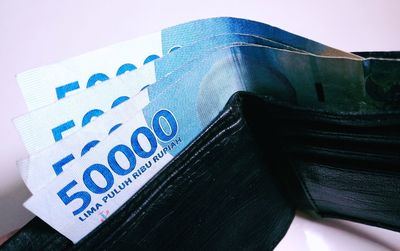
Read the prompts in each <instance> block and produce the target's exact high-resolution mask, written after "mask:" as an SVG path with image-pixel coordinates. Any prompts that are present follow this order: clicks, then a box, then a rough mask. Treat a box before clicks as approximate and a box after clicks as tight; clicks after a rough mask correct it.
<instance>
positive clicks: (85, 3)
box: [0, 0, 400, 251]
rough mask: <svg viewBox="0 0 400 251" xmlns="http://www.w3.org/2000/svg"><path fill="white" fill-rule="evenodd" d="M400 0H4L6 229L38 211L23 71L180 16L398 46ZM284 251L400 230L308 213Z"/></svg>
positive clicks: (2, 221)
mask: <svg viewBox="0 0 400 251" xmlns="http://www.w3.org/2000/svg"><path fill="white" fill-rule="evenodd" d="M399 13H400V2H399V1H398V0H352V1H348V0H335V1H332V0H279V1H268V0H247V1H244V0H230V1H226V0H224V1H217V0H202V1H189V0H185V1H183V0H182V1H177V0H172V1H171V0H170V1H161V0H160V1H141V2H139V1H128V0H116V1H109V0H108V1H107V0H58V1H50V0H47V1H45V0H35V1H30V0H26V1H22V0H0V85H1V88H0V103H1V106H0V107H1V108H0V109H1V110H0V122H1V123H0V142H1V144H0V212H1V213H0V236H2V235H4V234H6V233H7V232H9V231H12V230H14V229H17V228H19V227H21V226H22V225H23V224H25V223H26V222H28V221H29V220H30V219H31V218H32V217H33V216H32V215H31V214H30V213H29V212H28V211H27V210H26V209H24V208H23V207H22V203H23V202H24V201H25V200H26V199H27V198H28V197H29V196H30V193H29V192H28V190H27V189H26V187H25V186H24V184H23V182H22V180H21V178H20V175H19V172H18V170H17V168H16V164H15V162H16V160H18V159H21V158H23V157H26V156H27V153H26V151H25V149H24V147H23V145H22V143H21V141H20V139H19V136H18V134H17V132H16V130H15V128H14V126H13V124H12V122H11V119H12V118H14V117H16V116H18V115H21V114H23V113H25V112H26V111H27V108H26V106H25V103H24V100H23V98H22V95H21V92H20V90H19V88H18V86H17V83H16V80H15V74H17V73H19V72H21V71H24V70H27V69H30V68H33V67H38V66H41V65H44V64H49V63H53V62H57V61H59V60H61V59H64V58H67V57H71V56H76V55H79V54H81V53H84V52H86V51H89V50H93V49H96V48H101V47H103V46H106V45H110V44H113V43H115V42H119V41H123V40H127V39H131V38H134V37H136V36H140V35H144V34H146V33H150V32H155V31H158V30H160V29H162V28H165V27H168V26H172V25H176V24H179V23H182V22H186V21H190V20H194V19H199V18H206V17H216V16H234V17H241V18H248V19H253V20H257V21H261V22H264V23H268V24H271V25H273V26H277V27H279V28H282V29H285V30H287V31H290V32H293V33H295V34H298V35H302V36H305V37H307V38H310V39H313V40H316V41H318V42H321V43H324V44H327V45H330V46H332V47H336V48H338V49H342V50H346V51H365V50H400V33H399V25H400V16H399ZM276 250H318V251H325V250H400V234H399V233H395V232H392V231H388V230H383V229H378V228H375V227H369V226H365V225H361V224H356V223H351V222H347V221H342V220H332V219H316V218H311V217H309V216H306V215H303V214H301V213H298V214H296V217H295V219H294V221H293V223H292V225H291V227H290V229H289V231H288V233H287V235H286V236H285V238H284V239H283V240H282V241H281V243H280V244H279V245H278V247H277V248H276Z"/></svg>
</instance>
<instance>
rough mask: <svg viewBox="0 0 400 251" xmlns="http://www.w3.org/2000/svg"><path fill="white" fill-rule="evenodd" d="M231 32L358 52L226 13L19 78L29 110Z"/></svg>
mask: <svg viewBox="0 0 400 251" xmlns="http://www.w3.org/2000/svg"><path fill="white" fill-rule="evenodd" d="M227 33H240V34H252V35H255V36H260V37H264V38H267V39H270V40H273V41H276V42H278V43H282V44H286V45H288V46H291V47H294V48H298V49H300V50H304V51H308V52H310V53H314V54H318V55H327V56H329V55H330V56H345V57H352V58H357V57H358V56H356V55H353V54H351V53H346V52H343V51H340V50H337V49H334V48H331V47H328V46H325V45H322V44H320V43H317V42H314V41H311V40H309V39H306V38H303V37H300V36H297V35H294V34H291V33H289V32H286V31H284V30H281V29H278V28H275V27H272V26H269V25H267V24H263V23H259V22H255V21H250V20H245V19H239V18H230V17H221V18H210V19H203V20H197V21H193V22H189V23H185V24H181V25H177V26H173V27H171V28H167V29H164V30H162V31H160V32H157V33H154V34H150V35H147V36H144V37H141V38H137V39H133V40H129V41H125V42H121V43H118V44H114V45H111V46H109V47H105V48H103V49H99V50H95V51H91V52H88V53H85V54H83V55H81V56H77V57H73V58H70V59H66V60H63V61H61V62H58V63H54V64H50V65H47V66H43V67H39V68H35V69H32V70H28V71H26V72H23V73H21V74H18V75H17V81H18V84H19V86H20V89H21V92H22V94H23V96H24V99H25V102H26V104H27V107H28V110H29V111H32V110H34V109H37V108H39V107H42V106H45V105H48V104H51V103H53V102H55V101H57V100H59V99H62V98H64V97H66V96H68V95H71V94H73V93H77V92H79V91H82V90H84V89H86V88H89V87H92V86H95V85H97V84H98V83H101V82H102V81H105V80H108V79H110V78H113V77H115V76H119V75H121V74H123V73H125V72H128V71H132V70H135V69H137V68H139V67H140V66H142V65H143V64H146V63H148V62H151V61H152V60H154V59H156V58H159V57H162V56H164V55H166V54H168V53H169V52H171V51H174V50H176V49H178V48H180V47H183V46H186V45H190V44H192V43H194V42H196V41H198V40H201V39H204V38H206V37H210V36H215V35H220V34H227Z"/></svg>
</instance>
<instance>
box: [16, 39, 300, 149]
mask: <svg viewBox="0 0 400 251" xmlns="http://www.w3.org/2000/svg"><path fill="white" fill-rule="evenodd" d="M232 43H258V44H261V45H268V46H271V47H274V48H281V49H287V50H292V51H300V50H298V49H295V48H292V47H288V46H286V45H282V44H280V43H277V42H274V41H271V40H268V39H265V38H262V37H256V36H251V35H240V34H225V35H219V36H214V37H210V38H207V39H203V40H200V41H198V42H197V43H194V44H192V45H189V46H186V47H183V48H181V49H180V50H179V51H177V52H175V53H171V54H169V55H166V56H165V57H163V58H160V59H157V60H155V61H152V62H150V63H148V64H146V65H145V66H143V67H141V68H139V69H137V70H135V71H133V72H130V73H127V74H123V75H122V76H120V77H117V78H113V79H110V80H107V81H106V82H105V84H104V85H98V86H96V87H94V88H90V89H88V90H87V91H85V92H80V93H78V94H76V95H72V96H70V97H67V98H64V99H62V100H60V101H58V102H55V103H52V104H50V105H47V106H44V107H41V108H38V109H36V110H34V111H32V112H29V113H27V114H25V115H22V116H20V117H18V118H16V119H15V120H14V123H15V126H16V128H17V130H18V132H19V133H20V135H21V139H22V141H23V143H24V145H25V147H26V149H27V151H28V153H29V154H33V153H36V152H38V151H40V150H43V149H45V148H46V147H49V146H50V145H52V144H53V143H54V142H57V141H60V140H61V139H62V138H63V137H65V136H67V135H69V134H71V133H73V132H75V131H76V130H78V129H79V128H81V127H83V126H85V125H87V124H88V123H90V121H92V120H93V119H94V118H97V117H99V116H100V115H102V114H103V113H104V112H105V111H107V110H109V109H111V108H113V107H115V106H117V105H118V104H120V103H122V102H123V101H126V100H127V99H129V97H131V96H132V95H134V94H136V93H138V92H139V91H140V90H141V89H143V88H144V87H145V86H147V85H149V84H151V83H153V82H155V81H156V80H157V79H160V78H161V77H163V76H165V75H166V74H168V73H170V72H171V71H173V70H174V69H175V68H176V67H178V66H179V65H182V64H184V63H185V62H186V61H188V60H190V59H193V58H194V57H197V56H198V55H200V54H202V53H206V52H207V51H210V50H212V49H213V48H216V47H219V46H225V45H227V44H232Z"/></svg>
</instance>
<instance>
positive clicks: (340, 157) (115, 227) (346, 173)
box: [1, 92, 400, 250]
mask: <svg viewBox="0 0 400 251" xmlns="http://www.w3.org/2000/svg"><path fill="white" fill-rule="evenodd" d="M399 128H400V112H399V111H382V112H376V113H361V112H360V113H354V112H353V113H332V112H327V111H321V110H314V109H310V108H302V107H297V106H295V105H293V104H288V103H284V102H280V101H277V100H274V98H273V97H266V96H255V95H251V94H248V93H243V92H242V93H236V94H235V95H233V96H232V97H231V99H230V101H229V102H228V104H227V105H226V107H225V108H224V110H223V111H222V112H221V113H220V115H219V116H218V117H217V118H216V119H215V120H214V122H213V123H212V124H211V125H210V126H209V127H208V128H207V129H206V130H205V131H204V132H203V133H202V134H201V135H199V137H198V138H197V139H196V140H195V141H194V142H193V143H192V144H191V145H190V146H189V147H187V148H186V149H185V150H184V151H183V152H182V153H181V154H180V155H179V156H177V157H176V158H175V159H174V160H173V161H172V162H171V163H169V164H168V165H167V166H165V167H164V168H163V169H162V170H161V171H160V172H159V173H158V174H157V175H156V176H155V177H153V178H152V180H151V181H150V182H148V183H147V184H146V185H145V186H144V187H143V188H142V189H141V190H140V191H139V192H138V193H136V194H135V195H134V196H133V197H132V198H130V200H129V201H127V202H126V203H125V204H124V205H123V206H122V207H121V208H120V209H119V210H118V211H117V212H115V213H114V214H113V215H112V216H111V217H109V218H108V219H107V220H106V221H105V222H104V223H103V224H101V225H100V226H99V227H97V228H96V229H95V230H94V231H93V232H91V233H90V234H89V235H87V236H86V237H85V238H84V239H82V240H81V241H80V242H78V243H77V244H75V245H73V243H72V242H70V241H69V240H68V239H66V238H65V237H63V236H62V235H61V234H59V233H58V232H57V231H55V230H53V229H52V228H51V227H50V226H48V225H47V224H46V223H44V222H43V221H41V220H40V219H38V218H35V219H33V220H32V221H31V222H29V223H28V224H27V225H26V226H24V227H23V228H22V229H21V230H20V231H19V232H18V233H17V234H15V235H14V236H13V237H12V238H11V239H10V240H8V241H7V242H6V243H5V244H4V245H3V246H2V247H1V248H2V249H4V250H64V249H71V250H90V249H94V250H97V249H105V250H134V249H137V250H189V249H190V250H272V249H273V248H274V247H275V246H276V245H277V244H278V243H279V241H280V240H281V239H282V238H283V236H284V235H285V233H286V231H287V230H288V228H289V226H290V224H291V221H292V219H293V217H294V210H296V209H300V210H305V211H312V212H315V213H317V214H319V215H321V216H328V217H336V218H342V219H349V220H352V221H357V222H361V223H365V224H369V225H374V226H379V227H383V228H388V229H392V230H395V231H400V130H399Z"/></svg>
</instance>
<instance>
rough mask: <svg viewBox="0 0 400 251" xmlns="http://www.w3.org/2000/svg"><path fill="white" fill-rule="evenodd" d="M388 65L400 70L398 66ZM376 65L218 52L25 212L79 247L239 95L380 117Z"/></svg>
mask: <svg viewBox="0 0 400 251" xmlns="http://www.w3.org/2000/svg"><path fill="white" fill-rule="evenodd" d="M271 62H273V63H271ZM389 63H390V64H391V65H393V66H395V67H397V69H394V68H393V67H391V68H392V69H393V71H397V70H398V65H399V63H400V62H399V61H391V62H389ZM374 64H378V65H380V64H381V62H379V60H354V59H349V58H332V57H323V56H315V55H310V54H305V53H299V52H292V51H287V50H282V49H276V48H270V47H265V46H264V47H263V46H260V45H241V46H232V47H229V48H224V49H220V50H217V51H215V52H213V53H210V54H208V55H207V56H205V57H204V58H202V59H199V60H195V61H194V62H193V64H192V65H191V66H189V65H190V64H188V67H190V69H191V70H187V71H185V74H183V75H182V77H181V78H179V79H178V80H177V81H176V82H174V83H171V82H169V81H166V82H163V83H164V85H163V84H161V85H159V83H155V84H153V85H150V86H149V87H148V88H147V89H146V90H147V95H148V97H149V100H150V101H151V102H147V104H146V106H145V107H144V108H143V109H142V110H140V111H138V112H137V113H136V114H135V115H134V116H132V117H131V119H129V120H128V121H126V122H124V123H123V124H122V125H121V126H119V127H118V128H117V129H116V130H115V131H114V132H113V133H112V134H111V135H110V136H108V137H106V138H105V139H104V140H102V141H101V142H99V143H98V144H97V145H96V147H95V148H93V149H92V150H91V151H89V152H87V154H85V155H84V156H82V157H81V158H80V159H79V160H76V161H75V163H74V164H73V165H72V166H71V167H70V168H68V169H67V170H64V172H62V173H61V174H60V175H59V176H57V177H55V178H53V179H52V180H51V181H50V182H49V183H48V184H47V185H46V186H45V187H43V188H41V189H40V190H39V191H38V192H37V193H35V194H34V195H33V196H32V197H31V198H30V199H29V200H28V201H27V202H26V203H25V204H24V205H25V206H26V207H27V208H28V209H29V210H31V211H32V212H33V213H35V214H36V215H37V216H39V217H40V218H42V219H43V220H44V221H46V222H47V223H48V224H50V225H51V226H52V227H54V228H55V229H56V230H58V231H59V232H61V233H62V234H64V235H65V236H66V237H68V238H69V239H71V240H72V241H73V242H75V243H76V242H77V241H79V240H80V239H81V238H83V237H84V236H85V235H86V234H88V233H89V232H90V231H92V230H93V229H94V228H95V227H96V226H98V225H99V224H101V223H102V222H103V221H104V215H103V214H102V212H104V211H107V212H108V215H111V214H112V213H114V212H115V210H117V209H118V208H119V207H120V206H121V205H122V204H123V203H124V202H125V201H126V200H127V199H129V198H131V197H132V195H134V194H135V193H136V192H137V191H138V190H139V189H140V188H141V187H142V186H143V185H144V184H145V183H146V182H147V181H149V179H151V178H152V177H153V176H154V175H155V174H156V173H157V172H158V171H160V170H162V168H163V167H164V166H165V165H166V164H167V163H168V162H169V161H170V160H171V159H172V158H173V157H174V156H177V155H178V154H179V153H180V152H181V151H182V150H183V149H184V148H185V147H186V146H187V145H188V144H190V143H191V142H192V141H193V140H194V139H195V138H196V137H197V136H198V135H200V134H201V132H202V131H203V130H204V129H205V128H206V127H207V126H209V125H210V124H211V123H212V121H213V120H214V119H215V118H216V116H217V115H218V113H219V112H220V111H221V110H222V108H223V107H224V105H225V104H226V102H227V100H228V99H229V98H230V97H231V95H232V94H233V93H235V92H237V91H247V92H253V93H257V94H261V95H269V96H273V97H274V98H276V99H278V100H282V101H286V102H289V103H293V104H296V105H300V106H304V107H312V108H314V109H324V110H328V111H329V110H331V111H339V112H340V111H364V110H368V111H374V110H379V109H380V108H379V105H380V104H381V103H380V102H381V101H379V100H377V99H375V98H374V97H372V96H371V95H369V94H368V93H367V92H366V91H365V82H366V79H368V78H369V76H367V75H365V74H366V73H368V74H369V73H371V72H372V71H373V70H372V69H376V67H374V66H372V65H374ZM371 67H372V68H371ZM382 69H383V68H382ZM386 70H388V69H386ZM386 74H387V73H386ZM393 74H394V75H395V74H396V73H393ZM375 76H376V77H378V78H379V74H378V72H376V73H375ZM160 83H161V82H160ZM392 85H396V82H392ZM139 95H140V94H139ZM127 102H129V101H127ZM109 113H113V111H110V112H109ZM115 116H118V114H115ZM266 119H268V118H266ZM244 147H245V146H244Z"/></svg>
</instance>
